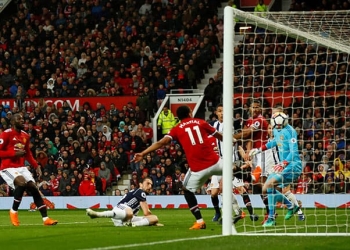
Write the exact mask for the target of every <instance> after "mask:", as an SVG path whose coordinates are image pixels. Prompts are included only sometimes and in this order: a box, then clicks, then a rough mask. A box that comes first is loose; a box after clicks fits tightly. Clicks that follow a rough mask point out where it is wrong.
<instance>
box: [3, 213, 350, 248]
mask: <svg viewBox="0 0 350 250" xmlns="http://www.w3.org/2000/svg"><path fill="white" fill-rule="evenodd" d="M152 212H153V213H154V214H156V215H158V217H159V219H160V222H161V223H163V224H164V225H165V226H164V227H156V226H152V227H137V228H131V227H114V226H113V224H112V223H111V221H110V219H104V218H101V219H94V220H91V219H90V218H89V217H87V216H86V215H85V210H52V211H49V215H50V216H51V217H52V218H54V219H57V220H59V224H58V225H56V226H52V227H50V226H49V227H48V226H43V225H42V222H41V218H40V214H39V212H29V211H25V210H21V211H20V212H19V219H20V221H21V226H19V227H13V226H12V225H11V224H10V221H9V217H8V211H0V239H1V240H0V249H4V250H11V249H16V250H17V249H23V250H31V249H33V250H37V249H49V250H54V249H81V250H93V249H96V250H97V249H99V250H112V249H143V250H145V249H152V250H158V249H167V250H171V249H179V250H180V249H181V250H182V249H184V250H186V249H191V250H196V249H210V250H216V249H220V250H221V249H239V250H243V249H249V250H251V249H349V246H348V243H349V239H348V237H338V236H316V237H315V236H295V237H294V236H293V237H292V236H278V237H277V236H268V235H262V233H277V234H282V233H284V232H291V233H298V234H299V235H300V234H301V235H303V234H305V233H306V232H308V233H349V228H348V224H349V218H348V217H349V215H350V212H349V210H347V209H337V210H335V209H328V210H324V209H317V210H315V209H308V210H305V213H306V215H307V219H306V221H303V222H300V221H298V220H297V216H294V217H293V218H292V219H291V220H289V221H284V218H283V217H284V211H283V210H282V209H279V210H278V211H277V212H278V214H279V216H278V218H277V226H276V227H273V228H268V229H265V230H264V229H263V227H262V226H261V220H262V213H263V212H262V210H258V209H256V213H258V214H259V215H260V219H259V221H257V222H255V223H253V222H251V221H250V219H249V218H248V217H246V218H245V219H243V220H241V221H239V222H238V223H237V224H236V229H237V231H238V232H243V231H247V232H256V233H260V234H259V236H256V235H253V236H246V235H234V236H225V237H223V236H221V232H222V228H221V226H220V225H218V224H217V223H215V222H212V221H211V218H212V216H213V214H214V210H213V209H202V214H203V217H204V218H205V220H206V223H207V229H206V230H199V231H191V230H189V229H188V228H189V227H190V226H191V225H192V223H193V222H194V218H193V216H192V214H191V213H190V212H189V210H187V209H172V210H166V209H160V210H157V209H154V210H152Z"/></svg>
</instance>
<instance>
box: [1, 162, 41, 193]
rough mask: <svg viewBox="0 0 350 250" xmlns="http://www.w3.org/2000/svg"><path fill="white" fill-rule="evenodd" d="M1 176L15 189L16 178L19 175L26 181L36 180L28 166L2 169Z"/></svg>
mask: <svg viewBox="0 0 350 250" xmlns="http://www.w3.org/2000/svg"><path fill="white" fill-rule="evenodd" d="M0 175H1V177H2V178H3V179H4V181H6V183H7V185H9V186H10V187H11V188H13V189H15V184H14V180H15V179H16V178H17V177H18V176H23V177H24V179H25V180H26V182H30V181H32V182H34V183H35V180H34V178H33V175H32V173H31V172H30V171H29V170H28V168H27V167H19V168H6V169H3V170H1V171H0Z"/></svg>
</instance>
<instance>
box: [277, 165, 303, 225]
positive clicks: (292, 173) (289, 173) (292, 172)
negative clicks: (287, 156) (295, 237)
mask: <svg viewBox="0 0 350 250" xmlns="http://www.w3.org/2000/svg"><path fill="white" fill-rule="evenodd" d="M299 169H301V166H299V165H298V164H295V163H294V162H291V163H290V164H289V165H288V166H287V167H286V168H285V169H284V170H283V171H282V175H283V181H284V183H282V184H283V187H284V186H285V187H287V186H290V183H293V181H295V180H296V179H297V178H298V177H299V176H300V174H301V170H300V171H299ZM287 194H288V195H289V198H287V196H286V194H285V195H284V197H286V200H287V201H288V202H290V203H292V205H293V206H292V207H288V205H287V208H288V211H287V213H286V215H285V217H284V219H285V220H289V219H290V218H291V217H292V216H293V215H294V214H295V213H296V212H298V211H299V210H300V211H301V209H300V207H299V204H298V201H297V200H296V198H295V196H294V194H292V193H291V192H290V190H289V193H287ZM284 201H285V200H284ZM300 217H301V219H302V216H300ZM304 219H305V217H304Z"/></svg>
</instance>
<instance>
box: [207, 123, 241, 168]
mask: <svg viewBox="0 0 350 250" xmlns="http://www.w3.org/2000/svg"><path fill="white" fill-rule="evenodd" d="M211 125H212V126H213V127H214V128H216V130H217V131H219V132H220V133H223V131H224V130H223V128H224V126H223V125H224V124H223V123H221V122H219V120H216V121H215V122H214V123H212V124H211ZM216 143H217V146H218V152H219V156H220V157H221V158H222V155H223V146H222V141H220V140H216ZM238 160H239V155H238V150H237V144H235V145H234V146H233V154H232V162H235V161H238Z"/></svg>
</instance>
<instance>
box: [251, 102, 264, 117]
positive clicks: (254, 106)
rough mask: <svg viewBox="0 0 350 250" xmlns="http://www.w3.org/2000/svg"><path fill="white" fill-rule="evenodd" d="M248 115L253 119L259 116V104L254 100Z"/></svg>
mask: <svg viewBox="0 0 350 250" xmlns="http://www.w3.org/2000/svg"><path fill="white" fill-rule="evenodd" d="M249 112H250V115H251V116H252V117H253V118H256V117H258V116H259V115H260V114H261V103H260V101H259V100H258V99H254V100H253V101H252V103H251V104H250V108H249Z"/></svg>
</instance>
